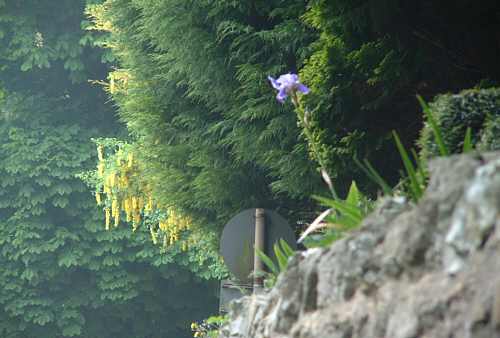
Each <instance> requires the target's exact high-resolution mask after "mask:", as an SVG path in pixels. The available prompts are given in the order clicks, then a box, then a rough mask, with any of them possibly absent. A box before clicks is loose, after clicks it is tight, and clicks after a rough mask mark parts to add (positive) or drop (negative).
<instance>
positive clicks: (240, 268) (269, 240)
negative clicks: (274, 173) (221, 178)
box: [220, 209, 297, 283]
mask: <svg viewBox="0 0 500 338" xmlns="http://www.w3.org/2000/svg"><path fill="white" fill-rule="evenodd" d="M255 210H256V209H247V210H245V211H242V212H240V213H239V214H238V215H236V216H234V217H233V218H232V219H231V220H230V221H229V222H228V223H227V224H226V226H225V227H224V230H223V231H222V238H221V243H220V251H221V254H222V257H224V261H225V263H226V266H227V267H228V269H229V271H231V272H232V273H233V274H234V276H235V277H236V278H237V279H238V280H239V281H240V282H243V283H249V282H250V281H251V273H252V271H253V264H254V242H255ZM264 222H265V225H264V229H265V241H264V243H265V245H264V253H265V254H266V255H268V256H269V257H271V258H272V259H273V260H274V261H275V262H276V257H275V255H274V250H273V245H274V244H275V243H276V242H278V241H279V240H280V239H283V240H285V241H286V242H287V243H288V244H289V245H290V247H292V248H293V249H296V248H297V245H296V239H295V234H294V232H293V230H292V229H291V228H290V226H289V225H288V223H287V221H286V220H285V219H284V218H283V217H281V216H280V215H279V214H278V213H276V212H274V211H272V210H267V209H266V210H265V214H264Z"/></svg>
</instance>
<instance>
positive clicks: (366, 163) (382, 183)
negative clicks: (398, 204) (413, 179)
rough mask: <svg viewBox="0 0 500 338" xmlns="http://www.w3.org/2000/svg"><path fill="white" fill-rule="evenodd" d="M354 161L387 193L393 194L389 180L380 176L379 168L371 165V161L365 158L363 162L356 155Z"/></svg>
mask: <svg viewBox="0 0 500 338" xmlns="http://www.w3.org/2000/svg"><path fill="white" fill-rule="evenodd" d="M354 162H355V163H356V164H357V166H358V167H359V168H360V169H361V170H362V171H363V172H364V173H365V175H366V176H368V178H370V179H371V180H372V181H373V182H375V183H376V184H377V185H378V186H379V187H380V188H381V189H382V191H383V192H384V194H386V195H392V188H391V186H390V185H389V184H387V182H386V181H385V180H384V179H383V178H382V176H380V174H379V173H378V172H377V170H376V169H375V168H374V167H373V166H372V165H371V163H370V162H369V161H368V160H367V159H364V160H363V163H361V162H360V161H359V160H358V159H357V158H356V157H354Z"/></svg>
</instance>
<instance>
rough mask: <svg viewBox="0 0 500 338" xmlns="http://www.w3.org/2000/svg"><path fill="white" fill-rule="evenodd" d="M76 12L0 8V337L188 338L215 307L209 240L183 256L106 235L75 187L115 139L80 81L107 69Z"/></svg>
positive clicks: (96, 98)
mask: <svg viewBox="0 0 500 338" xmlns="http://www.w3.org/2000/svg"><path fill="white" fill-rule="evenodd" d="M84 7H85V2H84V1H74V0H67V1H57V2H54V1H50V0H45V1H27V0H26V1H17V0H16V1H0V40H1V46H0V85H1V87H2V90H1V98H0V266H1V267H2V268H1V269H0V336H1V337H12V338H17V337H19V338H35V337H36V338H54V337H73V336H78V337H85V338H102V337H131V338H132V337H133V338H138V337H144V338H146V337H148V338H152V337H158V338H159V337H162V338H164V337H176V338H177V337H188V336H189V335H190V333H189V331H190V330H189V323H190V322H191V321H192V320H193V319H197V318H203V317H206V316H207V315H208V314H209V313H211V312H213V311H215V309H216V304H215V301H216V300H215V297H214V296H213V293H214V292H213V290H214V289H215V287H216V286H215V285H212V284H210V283H207V282H206V281H205V282H203V281H202V278H203V279H207V278H213V277H216V276H217V277H218V276H220V274H221V273H222V271H221V270H220V267H219V265H220V264H219V262H218V257H217V255H216V254H215V253H214V251H215V250H214V249H207V246H208V247H209V248H211V246H212V245H213V243H214V240H213V236H210V235H208V236H205V237H204V238H200V239H199V241H198V242H197V245H196V246H193V248H192V250H190V251H189V252H187V253H185V252H182V251H181V248H180V247H178V246H174V247H171V248H170V249H169V251H164V250H162V249H161V248H159V247H156V246H154V245H153V244H152V243H151V241H150V235H149V232H148V231H147V229H139V230H138V231H137V232H136V233H133V232H132V230H131V229H130V228H129V227H121V228H118V229H116V230H115V231H113V232H107V231H105V230H104V219H103V216H102V210H99V209H98V208H97V207H96V205H95V202H94V197H93V194H92V191H90V190H89V189H88V188H87V187H86V186H85V185H84V183H83V182H82V181H81V180H80V179H79V178H78V177H77V175H78V174H79V173H81V172H83V171H85V170H89V169H91V168H93V167H94V166H95V163H96V159H97V156H96V153H95V145H94V144H93V142H92V141H91V138H92V137H98V136H103V135H117V134H119V133H120V131H119V128H118V127H117V125H116V123H114V121H113V119H114V116H113V107H112V105H110V104H107V103H106V101H108V99H107V97H106V94H105V93H104V92H103V91H102V90H101V88H99V87H98V86H93V85H91V84H89V83H88V82H87V80H100V79H102V78H105V76H106V74H107V71H108V69H107V66H106V65H104V64H103V63H102V59H103V54H102V52H101V51H100V50H98V49H96V48H92V47H91V46H90V44H93V43H95V42H96V40H95V38H94V37H92V36H91V35H90V33H89V32H87V31H84V30H82V29H81V24H82V20H84V18H85V17H84V13H83V11H84ZM84 25H85V23H84ZM104 58H106V59H109V57H108V56H104ZM195 274H196V275H197V276H198V277H196V276H195Z"/></svg>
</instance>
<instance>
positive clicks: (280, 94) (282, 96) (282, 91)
mask: <svg viewBox="0 0 500 338" xmlns="http://www.w3.org/2000/svg"><path fill="white" fill-rule="evenodd" d="M287 96H288V95H287V94H286V90H285V89H284V88H283V89H280V91H279V92H278V95H276V100H278V101H279V102H281V103H283V102H285V99H286V98H287Z"/></svg>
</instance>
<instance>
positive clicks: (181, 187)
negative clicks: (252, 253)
mask: <svg viewBox="0 0 500 338" xmlns="http://www.w3.org/2000/svg"><path fill="white" fill-rule="evenodd" d="M303 10H304V8H303V4H301V3H300V2H296V3H295V4H291V5H290V6H289V7H288V8H280V2H279V1H275V2H269V1H267V2H261V3H259V4H253V3H251V2H248V3H247V2H238V3H235V2H233V1H215V2H208V1H206V2H205V1H201V2H190V3H189V5H188V4H187V3H186V2H184V1H158V2H155V3H153V4H152V3H150V2H147V1H126V0H123V1H121V0H120V1H107V2H105V6H104V7H103V8H101V9H99V8H92V10H91V11H90V12H92V13H94V15H96V16H97V22H98V25H100V26H101V27H102V26H104V27H105V26H108V27H111V28H110V36H109V42H108V45H110V46H112V51H113V52H114V54H115V55H117V56H118V57H119V59H120V66H121V67H122V68H121V69H120V70H119V72H116V73H114V74H111V79H110V80H113V83H111V82H110V85H109V90H110V91H111V92H112V94H113V98H114V100H115V101H116V102H117V104H118V106H119V108H120V117H121V118H122V120H123V121H125V122H126V123H127V126H128V128H129V130H130V132H131V133H132V134H133V135H134V136H135V137H136V146H137V148H138V151H137V153H139V154H142V157H143V158H142V160H141V161H142V162H143V163H146V165H148V166H149V169H148V172H149V179H150V181H151V186H152V187H153V190H154V195H155V198H156V199H157V200H159V201H160V202H162V204H167V205H168V204H174V205H176V206H178V207H180V208H181V209H183V211H184V212H187V213H189V214H191V215H193V216H194V217H195V219H196V220H197V221H198V222H199V223H201V224H202V225H203V226H207V225H210V224H213V225H216V226H218V227H220V226H221V225H223V224H224V223H225V222H227V220H228V219H229V218H230V217H231V216H233V215H234V214H235V213H237V212H238V211H240V210H241V209H244V208H248V207H255V206H264V207H269V208H277V209H280V210H281V211H282V212H283V213H285V214H291V213H293V210H294V209H295V207H296V206H302V207H304V203H303V200H305V199H306V198H307V197H308V196H309V195H310V194H311V193H312V192H313V191H314V190H315V188H314V187H315V186H318V183H319V178H318V176H317V175H315V174H314V166H311V165H310V163H309V162H308V159H307V151H306V147H305V144H304V143H303V142H301V141H299V142H298V138H299V137H300V136H299V135H300V130H299V128H297V123H296V117H295V115H294V113H293V110H292V109H291V107H290V106H288V105H286V106H280V105H278V104H276V102H275V100H274V98H273V94H272V92H271V91H270V90H269V86H268V84H267V80H266V74H268V73H269V74H277V73H279V72H282V71H285V70H286V69H290V68H293V67H295V66H294V65H296V64H300V63H301V57H300V54H301V53H302V54H303V52H301V47H300V46H307V39H308V37H309V35H308V34H307V32H306V29H305V27H304V25H303V24H302V23H301V22H300V20H299V18H298V17H299V16H300V13H301V12H302V11H303ZM108 23H109V24H108ZM179 32H182V34H179ZM124 74H125V75H124ZM124 77H125V79H126V84H125V83H124V82H125V81H124V80H123V78H124ZM272 192H274V193H276V194H280V193H281V194H280V195H279V198H276V197H278V196H277V195H273V194H272ZM285 193H286V194H288V195H289V196H294V197H295V199H294V200H291V199H290V198H288V197H287V195H286V194H285ZM299 203H300V204H299ZM285 208H286V209H285Z"/></svg>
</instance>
